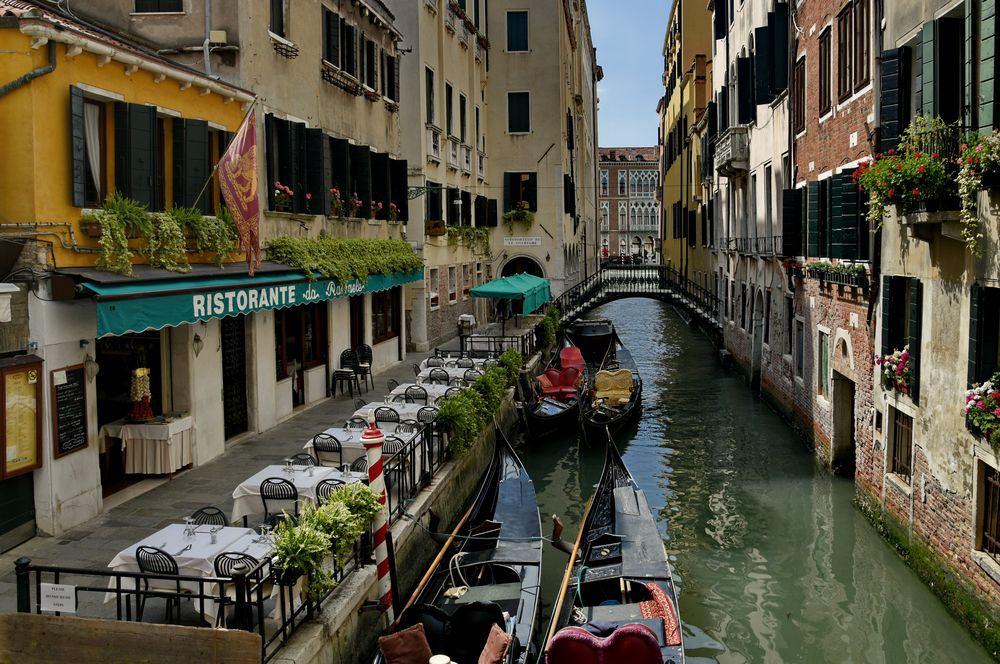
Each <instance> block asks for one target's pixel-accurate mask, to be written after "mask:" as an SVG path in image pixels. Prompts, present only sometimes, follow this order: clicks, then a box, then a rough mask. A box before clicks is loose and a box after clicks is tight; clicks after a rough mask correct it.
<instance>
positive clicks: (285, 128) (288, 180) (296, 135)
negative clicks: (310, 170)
mask: <svg viewBox="0 0 1000 664" xmlns="http://www.w3.org/2000/svg"><path fill="white" fill-rule="evenodd" d="M275 130H276V134H277V137H278V180H279V181H280V182H281V184H283V185H285V186H288V187H291V188H292V191H293V192H294V194H295V195H294V196H293V197H292V211H293V212H304V211H305V209H306V167H305V165H306V145H305V144H306V126H305V125H304V124H302V123H301V122H288V121H287V120H279V119H277V118H275Z"/></svg>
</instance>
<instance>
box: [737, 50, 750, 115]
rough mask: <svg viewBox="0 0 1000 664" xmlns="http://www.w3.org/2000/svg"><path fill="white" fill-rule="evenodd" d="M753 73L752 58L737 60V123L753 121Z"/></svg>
mask: <svg viewBox="0 0 1000 664" xmlns="http://www.w3.org/2000/svg"><path fill="white" fill-rule="evenodd" d="M753 110H754V109H753V71H752V69H751V66H750V58H736V122H737V124H750V122H751V121H752V120H753Z"/></svg>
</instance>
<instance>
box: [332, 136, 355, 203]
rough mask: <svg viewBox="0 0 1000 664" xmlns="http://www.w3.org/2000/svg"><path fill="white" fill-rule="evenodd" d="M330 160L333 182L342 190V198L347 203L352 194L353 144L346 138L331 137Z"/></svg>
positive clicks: (334, 185) (338, 189)
mask: <svg viewBox="0 0 1000 664" xmlns="http://www.w3.org/2000/svg"><path fill="white" fill-rule="evenodd" d="M330 162H331V166H332V171H333V184H332V185H331V186H333V187H336V188H337V191H339V192H340V199H341V200H342V201H343V202H344V204H345V205H346V204H347V200H348V198H349V197H350V195H351V193H352V192H351V144H350V143H348V142H347V139H346V138H330Z"/></svg>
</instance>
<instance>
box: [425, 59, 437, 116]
mask: <svg viewBox="0 0 1000 664" xmlns="http://www.w3.org/2000/svg"><path fill="white" fill-rule="evenodd" d="M424 97H425V99H424V103H425V104H426V107H425V109H424V113H425V115H426V116H427V117H426V122H427V124H435V123H436V122H437V115H436V114H435V113H434V70H433V69H431V68H430V67H427V68H426V69H425V70H424Z"/></svg>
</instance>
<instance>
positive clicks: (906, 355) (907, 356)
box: [899, 350, 910, 362]
mask: <svg viewBox="0 0 1000 664" xmlns="http://www.w3.org/2000/svg"><path fill="white" fill-rule="evenodd" d="M899 359H901V360H903V361H904V362H906V361H907V360H908V359H910V352H909V351H906V350H904V351H903V354H902V355H900V356H899Z"/></svg>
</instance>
